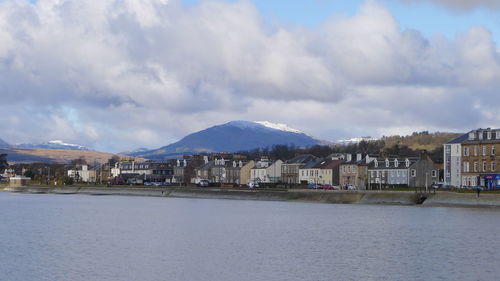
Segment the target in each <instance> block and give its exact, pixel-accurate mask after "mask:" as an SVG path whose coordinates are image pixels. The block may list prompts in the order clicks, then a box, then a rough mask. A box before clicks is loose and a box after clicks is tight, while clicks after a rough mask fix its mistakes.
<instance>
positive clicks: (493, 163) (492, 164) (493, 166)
mask: <svg viewBox="0 0 500 281" xmlns="http://www.w3.org/2000/svg"><path fill="white" fill-rule="evenodd" d="M491 171H492V172H494V171H495V162H494V161H491Z"/></svg>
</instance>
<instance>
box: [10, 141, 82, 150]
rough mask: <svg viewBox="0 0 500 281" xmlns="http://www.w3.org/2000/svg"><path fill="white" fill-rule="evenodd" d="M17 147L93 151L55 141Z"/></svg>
mask: <svg viewBox="0 0 500 281" xmlns="http://www.w3.org/2000/svg"><path fill="white" fill-rule="evenodd" d="M17 147H18V148H23V149H35V148H40V149H65V150H91V149H89V148H87V147H85V146H83V145H78V144H72V143H65V142H63V141H61V140H53V141H48V142H44V143H40V144H20V145H17Z"/></svg>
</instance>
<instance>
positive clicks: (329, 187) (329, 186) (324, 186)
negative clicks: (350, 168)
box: [323, 184, 333, 190]
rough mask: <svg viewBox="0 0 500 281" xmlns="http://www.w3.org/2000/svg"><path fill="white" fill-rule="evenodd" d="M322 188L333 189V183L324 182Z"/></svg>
mask: <svg viewBox="0 0 500 281" xmlns="http://www.w3.org/2000/svg"><path fill="white" fill-rule="evenodd" d="M323 189H324V190H333V185H331V184H325V185H323Z"/></svg>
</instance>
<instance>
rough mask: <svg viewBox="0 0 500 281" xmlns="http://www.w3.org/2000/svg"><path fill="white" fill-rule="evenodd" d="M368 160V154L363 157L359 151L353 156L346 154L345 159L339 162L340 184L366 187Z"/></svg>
mask: <svg viewBox="0 0 500 281" xmlns="http://www.w3.org/2000/svg"><path fill="white" fill-rule="evenodd" d="M369 161H370V158H369V156H366V157H365V158H363V156H362V154H361V153H358V154H356V155H354V157H353V155H351V154H347V156H346V161H345V162H344V163H342V164H340V185H341V186H346V185H349V184H352V185H354V186H357V187H361V186H363V187H366V186H367V183H368V180H367V175H368V163H369Z"/></svg>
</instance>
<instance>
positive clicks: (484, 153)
mask: <svg viewBox="0 0 500 281" xmlns="http://www.w3.org/2000/svg"><path fill="white" fill-rule="evenodd" d="M483 156H486V145H483Z"/></svg>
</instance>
